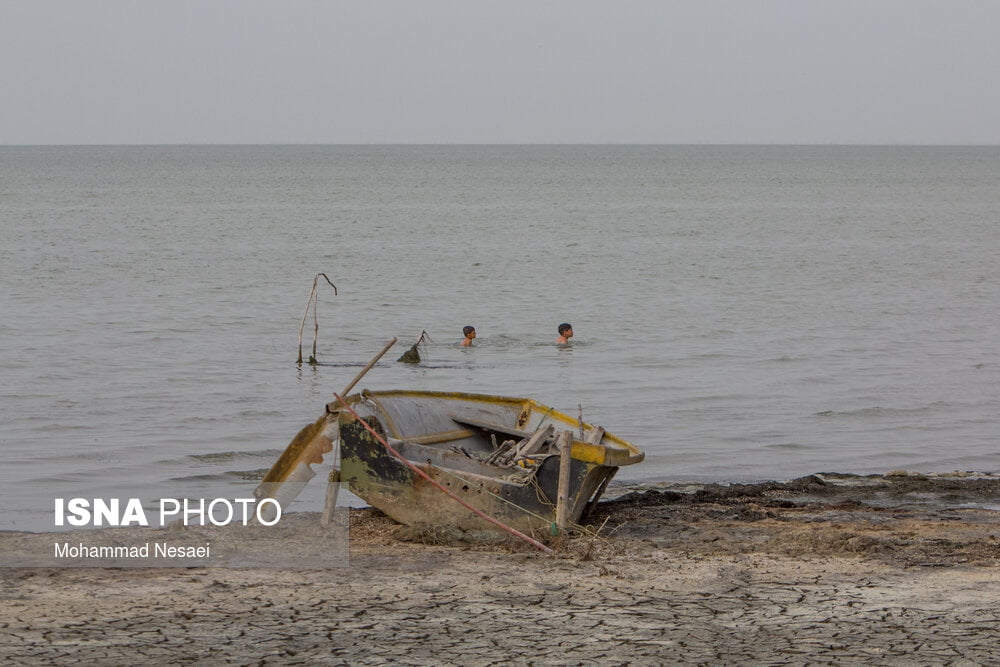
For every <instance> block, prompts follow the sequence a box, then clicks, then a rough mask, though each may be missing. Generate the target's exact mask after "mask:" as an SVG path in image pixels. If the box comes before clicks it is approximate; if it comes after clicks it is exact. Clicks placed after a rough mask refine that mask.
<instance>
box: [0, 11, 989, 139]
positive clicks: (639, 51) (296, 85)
mask: <svg viewBox="0 0 1000 667" xmlns="http://www.w3.org/2000/svg"><path fill="white" fill-rule="evenodd" d="M303 143H305V144H369V143H387V144H396V143H417V144H427V143H429V144H437V143H523V144H536V143H543V144H553V143H556V144H559V143H597V144H605V143H612V144H631V143H639V144H705V143H708V144H975V145H978V144H985V145H997V144H1000V1H998V0H941V1H931V0H608V1H597V0H572V1H571V0H551V1H549V0H502V1H487V0H483V1H479V0H454V1H445V0H357V1H351V2H347V1H340V0H280V1H278V0H275V1H273V2H271V1H268V2H265V1H262V0H233V1H229V0H170V1H159V0H150V1H145V2H141V1H137V0H86V1H81V0H0V145H26V144H27V145H34V144H54V145H59V144H303Z"/></svg>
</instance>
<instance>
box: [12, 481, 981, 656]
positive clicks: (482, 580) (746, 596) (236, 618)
mask: <svg viewBox="0 0 1000 667" xmlns="http://www.w3.org/2000/svg"><path fill="white" fill-rule="evenodd" d="M798 482H799V485H798V486H796V485H794V484H792V485H750V486H745V487H706V488H703V489H700V490H699V491H697V492H695V493H686V494H677V493H675V492H673V491H661V490H652V491H645V492H641V493H633V494H629V495H626V496H624V497H622V498H620V499H618V500H616V501H613V502H608V503H602V504H601V506H600V508H599V511H598V513H597V515H596V516H595V517H594V521H595V523H596V524H597V525H601V524H603V528H602V530H601V535H602V537H599V538H596V539H595V538H592V537H579V538H575V539H572V540H566V541H562V542H559V543H556V544H554V546H555V547H556V548H557V553H556V555H555V556H547V555H544V554H542V553H539V552H535V551H533V550H530V549H529V548H527V547H524V546H522V545H513V544H509V543H500V544H483V543H472V544H464V543H458V544H457V545H455V544H453V545H440V544H438V545H435V544H422V543H413V542H406V541H401V537H406V536H410V537H409V539H412V536H413V534H414V533H413V531H406V530H400V529H398V528H396V527H395V526H394V525H393V524H392V523H391V522H390V521H389V520H388V519H386V518H385V517H383V516H381V515H380V514H379V513H377V512H375V511H373V510H360V511H355V512H353V516H352V529H351V559H350V566H349V567H347V568H331V569H326V570H296V571H290V570H264V569H221V568H219V569H206V568H200V569H120V570H109V569H99V568H92V569H21V570H7V571H2V572H0V576H2V578H3V579H2V582H3V583H2V590H0V600H2V602H0V609H2V610H3V612H2V615H0V659H2V660H3V661H4V662H5V663H8V664H19V663H20V664H60V663H70V662H72V663H84V664H88V663H89V664H151V663H167V664H206V665H208V664H227V663H232V664H415V665H424V664H462V665H468V664H473V665H490V664H509V663H515V664H530V663H534V664H568V665H575V664H594V665H597V664H601V665H603V664H661V663H676V664H838V665H843V664H862V663H873V664H880V665H912V664H926V665H937V664H940V665H978V664H996V661H997V659H998V658H997V656H998V655H1000V639H998V633H997V624H998V622H1000V570H998V564H1000V542H998V537H1000V517H998V515H997V514H998V513H997V512H995V511H989V510H984V509H975V508H973V507H970V505H971V504H974V501H978V502H980V503H981V502H982V501H988V500H992V501H993V502H995V500H996V498H997V497H998V496H997V495H996V492H997V489H996V488H995V486H993V485H994V484H995V483H996V482H995V481H992V482H989V483H986V484H983V483H980V482H974V481H970V482H968V483H967V484H965V485H964V486H962V485H959V486H961V489H959V490H957V491H956V490H955V489H954V488H951V489H945V488H944V487H942V486H940V485H934V484H930V483H929V482H928V484H930V486H927V485H918V487H919V488H917V489H916V490H914V489H912V488H911V489H909V490H905V491H903V490H902V487H900V488H899V489H897V491H898V493H895V495H894V492H893V491H891V490H890V491H886V490H885V489H884V488H875V489H873V488H860V487H859V488H855V489H851V488H847V487H845V488H842V489H833V490H831V489H830V488H826V487H827V486H828V485H826V484H820V483H818V482H815V483H814V482H810V481H809V480H805V481H802V480H798ZM931 487H933V488H931ZM956 494H958V495H956ZM963 494H964V495H963ZM917 495H919V496H920V503H915V502H913V501H914V499H915V498H916V497H917ZM928 498H936V499H938V500H942V499H944V500H946V501H947V502H931V503H930V504H928V503H927V499H928ZM9 536H10V534H7V535H4V536H0V540H6V539H8V538H9ZM460 537H461V536H459V539H460ZM40 538H44V536H40ZM19 539H24V536H23V535H21V536H19ZM49 541H51V538H49ZM0 544H2V542H0Z"/></svg>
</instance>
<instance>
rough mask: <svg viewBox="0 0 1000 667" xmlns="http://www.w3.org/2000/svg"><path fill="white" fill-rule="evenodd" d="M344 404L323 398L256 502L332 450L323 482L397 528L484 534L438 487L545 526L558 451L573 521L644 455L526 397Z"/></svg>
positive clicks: (456, 396) (293, 481) (516, 522)
mask: <svg viewBox="0 0 1000 667" xmlns="http://www.w3.org/2000/svg"><path fill="white" fill-rule="evenodd" d="M345 401H346V403H347V404H348V405H349V406H350V409H348V408H346V407H344V405H343V404H341V403H340V402H339V401H335V402H332V403H330V404H328V405H327V406H326V413H325V414H324V415H323V416H322V417H320V418H319V419H318V420H317V421H316V422H315V423H313V424H311V425H309V426H307V427H305V428H303V429H302V431H300V432H299V434H298V435H297V436H296V437H295V439H294V440H293V441H292V442H291V443H290V444H289V445H288V447H287V448H286V449H285V451H284V453H283V454H282V455H281V456H280V457H279V459H278V460H277V462H275V464H274V466H273V467H272V468H271V470H270V471H269V472H268V473H267V475H266V476H265V477H264V479H263V481H262V482H261V485H260V487H258V493H257V495H258V498H260V497H264V496H268V497H275V498H278V499H279V500H281V501H282V503H283V504H284V503H285V502H286V500H284V499H287V498H288V497H292V496H293V495H295V494H297V491H298V490H299V489H300V488H301V484H302V483H303V482H305V481H307V480H308V479H309V478H311V477H312V476H314V475H315V474H316V471H314V470H312V468H311V466H313V465H315V464H318V463H321V462H322V461H323V458H324V456H328V455H330V454H334V456H333V457H332V458H334V459H335V458H336V455H335V452H334V447H335V445H336V444H338V442H339V447H340V452H339V473H338V472H337V471H334V473H333V474H332V475H331V479H338V478H339V480H341V481H342V482H346V483H347V484H348V485H349V488H350V489H351V491H353V492H354V493H355V494H356V495H358V496H359V497H361V498H362V499H364V500H365V501H367V502H368V503H370V504H371V505H372V506H373V507H376V508H378V509H380V510H382V511H383V512H385V513H386V514H387V515H389V516H390V517H392V518H393V519H395V520H396V521H399V522H400V523H404V524H429V525H454V526H458V527H460V528H463V529H474V528H482V527H485V526H486V524H485V522H484V521H483V520H482V519H481V518H479V517H478V516H477V515H476V514H474V513H473V512H472V511H470V510H469V509H468V508H467V507H465V506H463V505H462V503H460V502H457V501H456V500H455V499H454V498H452V497H449V495H447V494H446V493H445V492H443V491H442V490H441V489H440V488H438V485H440V486H441V487H444V488H445V489H447V490H449V491H451V492H452V493H453V494H454V495H455V496H457V497H458V498H460V499H461V500H462V501H464V502H465V503H467V504H468V505H469V506H471V507H473V508H476V509H478V510H480V511H482V512H483V513H485V514H487V515H489V516H491V517H493V518H495V519H498V520H500V521H502V522H504V523H506V524H507V525H510V526H512V527H515V528H519V529H522V530H523V529H531V528H536V529H537V528H548V527H549V526H550V525H551V524H552V522H553V521H554V519H555V515H556V511H555V510H556V502H557V488H558V480H559V472H560V454H559V452H560V451H563V450H562V446H565V445H568V451H570V465H569V468H568V478H569V484H568V492H567V499H568V502H567V503H566V506H565V513H566V519H567V520H568V521H569V522H571V523H575V522H579V521H580V519H581V517H582V516H584V515H585V513H586V511H587V509H588V508H589V507H590V506H591V505H592V504H593V503H595V502H597V500H598V498H600V496H601V494H602V493H603V492H604V490H605V488H606V487H607V484H608V482H609V481H610V480H611V478H612V477H613V476H614V474H615V472H617V470H618V468H619V467H620V466H624V465H631V464H633V463H638V462H640V461H642V459H643V453H642V452H641V451H639V450H638V449H637V448H636V447H635V446H634V445H632V444H631V443H628V442H626V441H624V440H622V439H621V438H618V437H616V436H614V435H612V434H610V433H607V432H606V431H605V430H604V429H603V428H602V427H600V426H593V425H590V424H585V423H581V422H580V421H579V420H578V419H575V418H573V417H570V416H569V415H567V414H564V413H562V412H559V411H558V410H555V409H553V408H550V407H548V406H545V405H542V404H540V403H538V402H536V401H534V400H531V399H528V398H508V397H502V396H488V395H481V394H461V393H443V392H429V391H380V392H377V391H367V390H366V391H364V392H362V393H360V394H353V395H351V396H348V397H347V398H346V399H345ZM359 419H360V420H364V422H365V423H364V424H362V423H361V422H360V421H359ZM366 425H367V426H368V427H370V429H371V430H369V428H366ZM373 432H374V433H373ZM570 433H571V434H572V435H569V434H570ZM375 434H377V435H378V437H376V435H375ZM381 440H384V441H385V442H384V443H383V442H382V441H381ZM560 441H562V442H560ZM387 445H388V446H387ZM390 450H394V452H395V453H393V451H390ZM402 459H405V461H403V460H402ZM415 468H416V469H419V470H420V471H422V472H423V473H424V474H425V475H426V477H424V476H423V475H421V474H420V473H419V472H417V470H415ZM430 480H434V481H435V482H437V485H436V484H434V483H432V482H431V481H430ZM286 486H287V487H288V488H283V487H286Z"/></svg>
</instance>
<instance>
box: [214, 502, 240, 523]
mask: <svg viewBox="0 0 1000 667" xmlns="http://www.w3.org/2000/svg"><path fill="white" fill-rule="evenodd" d="M219 504H222V505H225V506H226V509H227V510H228V513H227V514H226V520H225V521H216V520H215V513H214V512H215V507H216V506H217V505H219ZM208 520H209V521H211V522H212V524H213V525H216V526H225V525H228V524H229V522H230V521H232V520H233V506H232V505H230V504H229V501H228V500H226V499H225V498H216V499H215V500H213V501H212V502H210V503H209V504H208ZM243 523H244V525H246V522H245V521H244V522H243Z"/></svg>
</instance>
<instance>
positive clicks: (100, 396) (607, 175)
mask: <svg viewBox="0 0 1000 667" xmlns="http://www.w3.org/2000/svg"><path fill="white" fill-rule="evenodd" d="M998 257H1000V148H934V147H919V148H918V147H884V148H883V147H877V148H876V147H867V148H865V147H538V146H531V147H474V146H467V147H391V146H386V147H381V146H375V147H273V146H266V147H51V148H39V147H24V148H18V147H0V282H2V285H3V290H2V293H0V315H2V316H0V405H2V406H3V419H2V422H0V447H2V454H3V465H2V466H0V484H2V489H3V490H2V498H3V506H4V511H3V512H2V513H0V529H31V530H35V529H38V530H44V529H50V528H51V527H52V504H53V498H56V497H75V496H83V497H112V496H117V497H133V496H141V497H144V498H160V497H182V496H191V497H217V496H218V497H237V496H239V497H243V496H245V495H246V494H247V493H249V490H250V489H252V488H253V485H254V482H253V481H252V480H253V478H254V476H255V475H256V474H258V473H259V471H260V470H261V469H265V468H267V467H269V466H270V464H271V463H272V461H273V460H274V458H275V457H276V456H277V454H278V452H279V451H280V450H281V449H282V448H283V447H284V446H285V444H287V442H288V441H289V439H290V438H291V437H292V436H293V435H294V433H295V432H296V431H297V430H298V429H299V428H300V427H301V426H302V425H304V424H305V423H307V422H310V421H312V420H314V419H315V418H316V417H317V416H318V415H319V414H320V413H321V412H322V409H323V405H324V403H325V402H327V401H328V400H331V395H332V392H334V391H340V390H341V389H343V387H344V385H346V384H347V382H348V381H349V380H350V379H351V378H352V377H353V376H354V375H355V374H356V373H357V372H358V370H359V368H360V366H362V365H363V364H364V363H365V362H367V361H368V359H369V358H370V357H371V356H372V355H373V354H374V353H375V352H377V351H378V350H379V349H380V348H381V346H382V345H383V344H384V343H385V342H386V341H387V340H388V339H389V338H391V337H393V336H398V337H399V338H400V343H399V344H398V345H397V347H396V348H395V349H394V350H393V351H392V352H390V354H389V355H387V357H386V359H385V360H384V361H383V362H381V363H380V364H379V365H378V366H377V367H376V368H375V369H374V370H373V371H372V372H371V373H370V374H369V375H368V376H367V377H366V378H365V380H364V381H363V382H362V383H361V385H360V386H363V387H370V388H373V389H390V388H418V389H440V390H456V391H473V392H485V393H495V394H507V395H525V396H530V397H533V398H536V399H538V400H540V401H542V402H545V403H548V404H550V405H553V406H555V407H557V408H560V409H563V410H565V411H567V412H570V413H571V414H574V415H575V414H576V413H577V412H578V410H579V408H578V406H582V409H583V413H584V418H585V419H587V420H588V421H592V422H596V423H598V424H601V425H604V426H605V427H606V428H607V429H608V430H610V431H612V432H614V433H616V434H618V435H620V436H622V437H625V438H627V439H629V440H631V441H633V442H635V443H636V444H637V445H639V446H640V447H641V448H642V449H644V450H645V451H646V452H647V459H646V461H645V462H644V463H643V464H641V465H639V466H633V467H631V468H625V469H622V470H621V471H620V473H619V479H623V480H657V479H662V480H685V479H692V480H716V481H730V480H751V479H784V478H789V477H794V476H799V475H804V474H809V473H812V472H819V471H837V472H848V473H861V474H865V473H880V472H885V471H888V470H892V469H900V468H901V469H908V470H914V471H923V472H946V471H952V470H978V471H998V470H1000V438H998V432H1000V428H998V427H1000V409H998V408H1000V345H998V341H1000V309H998V306H1000V268H998ZM319 272H325V273H327V274H328V275H329V276H330V278H331V279H332V280H333V282H334V283H335V284H336V285H337V288H338V291H339V294H338V295H336V296H334V295H333V291H332V290H331V289H330V288H329V287H326V288H325V289H324V290H323V291H321V293H320V302H319V310H318V320H319V326H320V329H319V341H318V348H319V358H320V360H321V361H322V362H324V365H321V366H318V367H310V366H304V367H298V366H297V365H296V364H295V360H296V357H297V354H298V349H297V345H298V342H297V340H298V330H299V324H300V319H301V318H302V315H303V312H304V309H305V306H306V299H307V297H308V295H309V290H310V288H311V286H312V281H313V277H314V276H315V275H316V274H317V273H319ZM563 321H568V322H571V323H572V324H573V325H574V328H575V331H576V338H575V339H574V343H573V345H572V346H571V347H570V348H567V349H560V348H559V347H557V346H555V345H554V344H553V341H554V339H555V337H556V335H557V334H556V325H558V324H559V323H560V322H563ZM466 324H472V325H474V326H475V327H476V328H477V330H478V333H479V338H478V339H477V341H476V347H474V348H472V349H462V348H459V347H457V346H456V345H455V343H456V342H457V341H459V340H460V339H461V329H462V326H463V325H466ZM422 330H426V331H427V332H428V333H429V334H430V336H431V338H432V341H433V342H432V343H431V344H429V345H428V347H427V348H426V350H425V353H424V357H425V362H424V363H423V364H421V365H419V366H409V365H405V364H398V363H395V361H394V359H395V358H396V357H398V356H399V355H400V354H402V352H403V351H404V349H405V347H406V346H408V345H409V344H410V343H412V342H413V340H414V339H415V338H416V337H417V335H418V334H419V333H420V332H421V331H422ZM311 345H312V320H311V319H310V321H309V326H308V327H307V329H306V334H305V346H306V354H307V355H308V353H309V352H310V349H311Z"/></svg>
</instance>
